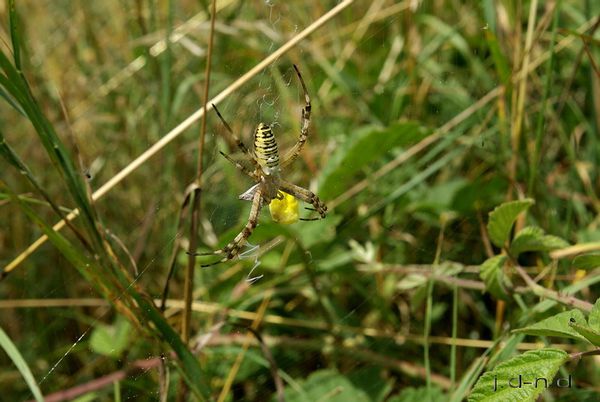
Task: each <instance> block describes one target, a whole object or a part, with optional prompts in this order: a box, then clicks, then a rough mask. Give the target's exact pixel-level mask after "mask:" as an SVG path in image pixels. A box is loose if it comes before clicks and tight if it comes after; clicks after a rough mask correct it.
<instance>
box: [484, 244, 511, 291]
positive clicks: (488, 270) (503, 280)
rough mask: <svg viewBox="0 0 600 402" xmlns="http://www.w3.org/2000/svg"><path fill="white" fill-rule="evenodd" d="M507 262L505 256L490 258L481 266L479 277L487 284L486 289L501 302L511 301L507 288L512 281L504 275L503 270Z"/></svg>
mask: <svg viewBox="0 0 600 402" xmlns="http://www.w3.org/2000/svg"><path fill="white" fill-rule="evenodd" d="M505 261H506V256H505V255H497V256H495V257H492V258H488V259H487V260H485V261H484V263H483V264H481V269H480V271H479V276H480V277H481V279H482V280H483V282H484V283H485V289H486V290H487V291H488V292H490V293H491V294H492V295H493V296H494V297H496V298H498V299H501V300H508V299H509V297H508V292H507V290H506V288H507V287H510V286H511V283H510V280H509V279H508V277H507V276H506V275H505V274H504V270H503V267H504V262H505Z"/></svg>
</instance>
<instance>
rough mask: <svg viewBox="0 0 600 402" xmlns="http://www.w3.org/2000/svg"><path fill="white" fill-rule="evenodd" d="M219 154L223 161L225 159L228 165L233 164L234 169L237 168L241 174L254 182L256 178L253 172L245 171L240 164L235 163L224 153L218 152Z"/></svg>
mask: <svg viewBox="0 0 600 402" xmlns="http://www.w3.org/2000/svg"><path fill="white" fill-rule="evenodd" d="M219 153H220V154H221V155H223V157H224V158H225V159H227V160H228V161H229V162H230V163H232V164H233V165H234V166H235V167H236V168H238V170H240V171H241V172H242V173H244V174H245V175H246V176H249V177H251V178H253V179H255V180H256V177H255V176H254V172H252V171H250V170H248V169H247V168H246V167H245V166H243V165H242V164H240V163H238V162H236V161H235V160H233V159H232V158H231V156H229V155H227V154H226V153H225V152H221V151H219Z"/></svg>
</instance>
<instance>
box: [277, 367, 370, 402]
mask: <svg viewBox="0 0 600 402" xmlns="http://www.w3.org/2000/svg"><path fill="white" fill-rule="evenodd" d="M285 400H286V401H287V402H314V401H328V402H346V401H353V402H370V398H369V397H368V396H367V394H365V393H364V392H363V391H362V390H361V389H358V388H356V387H355V386H354V385H353V384H352V382H350V380H349V379H348V378H346V377H345V376H343V375H341V374H340V373H338V372H337V371H335V370H319V371H316V372H314V373H312V374H311V375H310V376H309V377H308V378H307V379H306V381H304V382H303V383H300V388H298V387H294V388H292V387H286V390H285Z"/></svg>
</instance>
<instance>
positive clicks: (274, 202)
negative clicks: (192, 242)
mask: <svg viewBox="0 0 600 402" xmlns="http://www.w3.org/2000/svg"><path fill="white" fill-rule="evenodd" d="M294 70H296V74H297V75H298V80H299V81H300V85H301V86H302V91H303V92H304V100H305V105H304V107H303V108H302V115H301V120H300V136H299V137H298V142H297V143H296V144H295V145H294V146H293V147H292V149H290V150H289V151H288V152H287V153H286V154H285V155H284V156H283V157H282V158H281V159H280V157H279V147H278V146H277V142H276V141H275V136H274V135H273V130H272V128H271V126H269V125H268V124H265V123H259V124H258V126H257V127H256V130H255V131H254V152H252V151H250V150H249V149H248V148H247V147H246V145H244V143H243V142H242V141H241V140H240V139H239V138H238V137H237V136H236V135H235V134H234V132H233V130H232V129H231V127H230V126H229V124H227V122H226V121H225V119H224V118H223V116H221V113H219V110H218V109H217V108H216V106H215V105H212V106H213V108H214V109H215V111H216V112H217V115H218V116H219V119H220V120H221V122H222V123H223V125H224V126H225V128H226V129H227V131H228V132H229V134H230V135H231V136H232V138H233V139H234V140H235V142H236V144H237V147H238V148H239V149H240V151H241V152H242V153H243V154H244V155H245V156H246V157H247V158H248V159H249V161H250V163H251V164H252V166H253V168H254V169H253V170H250V169H248V168H246V167H245V166H243V165H241V164H240V163H238V162H236V161H235V160H233V159H232V158H231V157H230V156H229V155H227V154H225V153H223V152H221V155H223V156H224V157H225V158H226V159H227V160H228V161H229V162H231V163H233V164H234V165H235V166H236V167H237V168H238V169H239V170H240V171H241V172H242V173H244V174H245V175H247V176H248V177H250V178H252V179H253V180H254V182H255V183H256V184H254V185H253V186H252V187H250V188H249V189H248V190H247V191H246V192H244V193H243V194H241V195H240V196H239V198H240V199H241V200H246V201H252V207H251V208H250V216H249V218H248V223H246V226H245V227H244V229H243V230H242V231H241V232H240V233H239V234H238V235H237V236H236V237H235V238H234V239H233V240H232V241H231V242H230V243H229V244H228V245H226V246H225V247H224V248H222V249H220V250H217V251H215V252H212V253H202V254H199V255H211V254H216V255H223V256H224V257H223V258H222V259H220V260H218V261H215V262H213V263H211V264H205V265H202V266H203V267H206V266H210V265H215V264H218V263H220V262H225V261H228V260H230V259H232V258H234V257H235V256H237V255H238V254H239V253H240V251H241V249H242V247H243V246H244V244H246V241H247V239H248V237H250V235H251V234H252V231H253V230H254V228H255V227H256V225H257V224H258V216H259V213H260V210H261V208H262V207H263V206H265V205H269V206H270V207H271V208H270V209H271V214H272V216H273V218H274V219H275V220H277V221H281V223H293V222H295V221H297V220H298V213H297V202H296V200H295V199H298V200H300V201H304V202H306V203H308V204H311V205H312V206H313V208H312V209H313V210H314V211H316V212H318V213H319V215H320V218H300V220H315V219H321V218H325V215H326V214H327V206H326V205H325V204H324V203H323V202H322V201H321V200H320V199H319V197H317V196H316V195H315V194H314V193H312V192H311V191H309V190H307V189H305V188H302V187H300V186H297V185H295V184H292V183H290V182H288V181H286V180H284V179H283V178H282V177H281V172H282V170H283V169H284V168H285V167H287V166H288V165H289V164H290V163H292V162H293V161H294V160H295V159H296V157H298V154H299V153H300V151H301V150H302V147H303V146H304V143H305V142H306V139H307V137H308V127H309V125H310V111H311V106H310V97H309V96H308V91H307V90H306V84H305V83H304V80H303V79H302V75H301V74H300V71H299V70H298V67H296V66H295V65H294ZM294 209H295V210H296V212H295V213H294V211H293V210H294Z"/></svg>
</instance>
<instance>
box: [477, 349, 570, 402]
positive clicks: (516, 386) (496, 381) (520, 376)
mask: <svg viewBox="0 0 600 402" xmlns="http://www.w3.org/2000/svg"><path fill="white" fill-rule="evenodd" d="M568 358H569V355H568V354H567V352H565V351H564V350H559V349H551V348H547V349H540V350H530V351H528V352H525V353H523V354H522V355H519V356H515V357H513V358H512V359H510V360H508V361H506V362H504V363H501V364H499V365H498V366H496V367H495V368H494V369H493V370H492V371H488V372H486V373H485V374H484V375H482V376H481V377H480V378H479V380H478V381H477V383H476V384H475V387H474V388H473V391H472V392H471V395H469V402H477V401H486V402H495V401H498V402H503V401H520V402H525V401H535V400H536V398H537V397H538V396H539V395H540V394H541V393H542V392H543V391H544V390H545V381H547V384H548V385H550V384H551V383H552V381H553V379H554V376H555V375H556V373H557V372H558V369H559V368H560V366H562V365H563V364H564V363H565V362H566V361H567V360H568ZM544 380H545V381H544ZM536 385H537V386H536Z"/></svg>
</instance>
